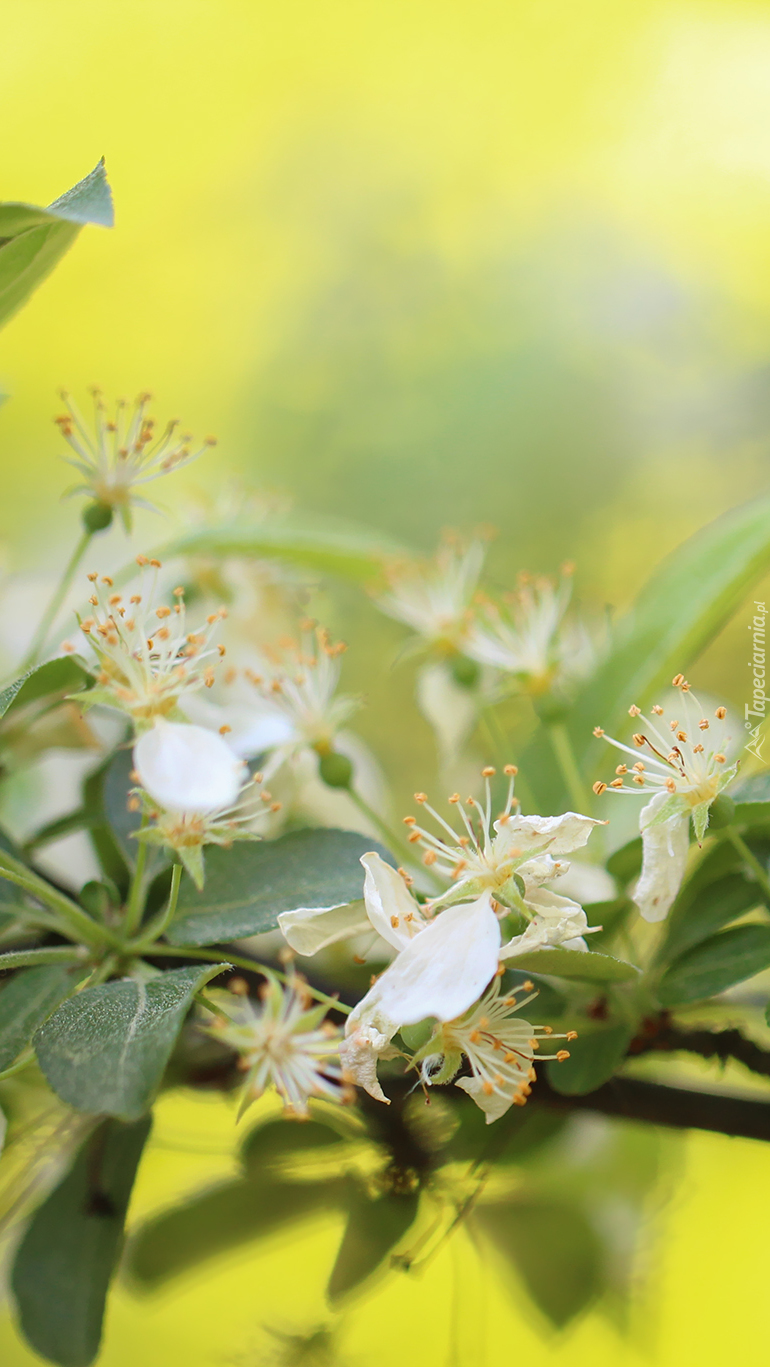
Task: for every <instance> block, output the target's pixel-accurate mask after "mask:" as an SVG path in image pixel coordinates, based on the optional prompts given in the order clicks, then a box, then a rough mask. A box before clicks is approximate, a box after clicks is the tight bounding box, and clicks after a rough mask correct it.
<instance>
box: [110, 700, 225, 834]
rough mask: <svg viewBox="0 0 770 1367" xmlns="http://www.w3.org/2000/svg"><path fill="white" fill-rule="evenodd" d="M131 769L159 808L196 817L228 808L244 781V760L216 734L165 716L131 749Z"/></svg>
mask: <svg viewBox="0 0 770 1367" xmlns="http://www.w3.org/2000/svg"><path fill="white" fill-rule="evenodd" d="M134 769H135V770H136V774H137V778H138V781H139V783H140V784H141V785H142V787H143V788H144V789H145V791H146V792H147V793H149V795H150V797H151V798H152V799H153V800H154V801H155V802H157V803H158V804H159V805H160V806H161V807H164V808H167V809H168V810H170V811H172V812H187V813H196V814H201V813H206V812H215V811H220V810H221V809H223V808H227V807H231V806H232V804H233V803H234V802H235V800H236V798H237V797H238V794H239V792H240V789H241V785H242V783H243V778H244V765H243V762H242V761H241V760H239V759H237V758H236V756H235V755H234V754H233V752H232V750H231V749H230V748H229V746H228V745H227V744H226V743H225V741H224V740H223V739H222V737H221V736H218V735H217V734H216V732H215V731H206V730H205V729H204V728H203V727H202V726H192V725H187V724H184V723H181V722H170V721H166V720H165V719H164V718H163V717H159V718H158V719H157V721H156V722H155V724H154V726H152V728H151V729H150V730H149V731H144V732H143V733H142V735H141V736H140V737H139V739H138V740H137V742H136V744H135V745H134Z"/></svg>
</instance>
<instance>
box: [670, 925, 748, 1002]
mask: <svg viewBox="0 0 770 1367" xmlns="http://www.w3.org/2000/svg"><path fill="white" fill-rule="evenodd" d="M769 967H770V926H755V925H748V926H734V927H733V929H732V930H723V931H721V932H720V934H719V935H712V937H711V939H709V940H704V941H703V943H702V944H699V945H696V946H695V947H694V949H689V950H688V951H687V953H686V954H682V955H681V956H680V958H678V959H675V960H674V962H673V963H672V964H671V967H670V968H669V969H668V970H667V972H666V973H665V974H664V976H663V978H662V979H661V981H660V985H659V988H658V1000H659V1001H660V1002H661V1004H662V1005H663V1006H681V1005H683V1004H684V1003H685V1002H695V1001H702V1000H703V999H704V998H705V997H713V996H714V995H715V994H716V993H717V992H724V991H725V989H726V988H728V987H732V986H733V984H734V983H741V982H744V981H745V980H746V978H753V977H754V975H755V973H761V972H762V970H763V969H765V968H769Z"/></svg>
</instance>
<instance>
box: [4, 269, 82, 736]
mask: <svg viewBox="0 0 770 1367" xmlns="http://www.w3.org/2000/svg"><path fill="white" fill-rule="evenodd" d="M0 250H1V249H0ZM88 679H89V675H88V674H87V673H86V670H85V668H84V666H83V664H82V663H81V662H80V661H78V660H77V658H76V657H75V656H74V655H61V656H58V657H57V658H56V659H55V660H46V662H45V664H42V665H36V666H35V668H34V669H28V670H27V672H26V674H21V675H20V676H19V678H18V679H14V681H13V683H9V684H6V686H5V688H3V689H0V717H4V716H5V715H6V714H7V713H8V712H10V711H11V710H12V709H15V708H18V707H24V706H26V704H27V703H31V702H37V701H38V700H39V699H40V698H46V697H49V696H50V695H51V694H53V693H60V694H61V695H62V697H64V696H65V695H66V694H68V693H71V692H72V691H73V690H74V689H76V688H83V687H84V686H85V685H86V683H87V682H88Z"/></svg>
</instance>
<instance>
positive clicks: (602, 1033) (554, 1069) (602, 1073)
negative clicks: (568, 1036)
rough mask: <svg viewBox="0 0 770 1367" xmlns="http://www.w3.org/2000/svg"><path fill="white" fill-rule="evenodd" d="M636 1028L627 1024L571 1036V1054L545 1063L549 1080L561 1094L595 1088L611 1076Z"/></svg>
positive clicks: (582, 1092) (578, 1092) (579, 1092)
mask: <svg viewBox="0 0 770 1367" xmlns="http://www.w3.org/2000/svg"><path fill="white" fill-rule="evenodd" d="M633 1035H634V1032H633V1030H632V1029H631V1027H630V1026H627V1025H608V1026H605V1027H604V1028H602V1029H597V1030H585V1031H584V1030H581V1031H579V1033H578V1038H577V1039H576V1040H570V1045H569V1058H566V1059H564V1060H563V1061H562V1062H561V1063H557V1062H552V1063H547V1064H546V1073H547V1076H548V1081H549V1082H550V1084H551V1086H552V1087H553V1089H554V1091H555V1092H560V1093H561V1094H562V1096H583V1095H585V1093H586V1092H595V1091H596V1088H597V1087H601V1085H602V1083H603V1082H607V1081H608V1079H609V1078H611V1077H612V1075H613V1073H614V1072H615V1070H616V1068H618V1067H619V1066H620V1064H621V1063H622V1062H623V1059H624V1058H625V1056H626V1053H627V1051H628V1046H629V1044H630V1043H631V1040H632V1038H633Z"/></svg>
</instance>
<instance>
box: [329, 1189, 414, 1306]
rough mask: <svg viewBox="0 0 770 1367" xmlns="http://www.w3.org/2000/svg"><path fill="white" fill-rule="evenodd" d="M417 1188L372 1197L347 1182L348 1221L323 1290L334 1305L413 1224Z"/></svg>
mask: <svg viewBox="0 0 770 1367" xmlns="http://www.w3.org/2000/svg"><path fill="white" fill-rule="evenodd" d="M419 1202H420V1196H419V1192H417V1191H411V1192H403V1193H402V1192H395V1191H390V1192H386V1193H385V1195H384V1196H380V1197H378V1199H377V1200H375V1201H372V1200H370V1199H369V1197H368V1196H367V1195H366V1194H365V1193H364V1192H363V1191H362V1190H361V1188H360V1187H359V1186H358V1184H357V1183H354V1182H353V1181H351V1182H350V1185H349V1195H348V1223H347V1225H346V1227H345V1233H344V1234H343V1236H342V1243H341V1244H340V1246H339V1250H338V1252H337V1257H336V1260H335V1263H334V1267H333V1268H332V1273H331V1276H330V1278H329V1285H328V1286H327V1288H326V1294H327V1296H328V1298H329V1301H330V1302H331V1304H332V1305H333V1306H335V1307H336V1306H337V1305H338V1304H339V1303H340V1301H342V1300H344V1299H345V1298H346V1297H347V1296H349V1295H350V1293H351V1292H352V1291H354V1290H355V1289H356V1288H357V1287H359V1286H361V1285H362V1283H363V1282H365V1281H368V1280H369V1278H370V1277H372V1276H374V1274H375V1272H377V1271H378V1269H382V1270H383V1271H385V1268H384V1267H383V1263H384V1262H385V1259H386V1258H387V1257H388V1254H389V1253H391V1252H392V1250H393V1249H394V1248H395V1246H396V1244H398V1243H400V1241H401V1239H402V1238H403V1237H404V1235H405V1234H406V1232H407V1230H409V1229H410V1228H411V1226H412V1225H413V1224H414V1221H415V1218H416V1215H417V1208H418V1206H419Z"/></svg>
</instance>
